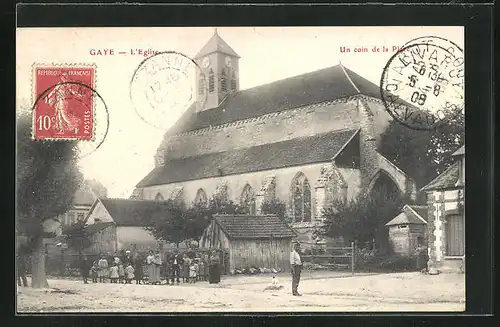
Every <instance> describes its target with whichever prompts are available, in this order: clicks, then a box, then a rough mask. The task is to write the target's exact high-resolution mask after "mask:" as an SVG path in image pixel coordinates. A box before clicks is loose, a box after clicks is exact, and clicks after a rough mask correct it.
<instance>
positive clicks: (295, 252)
mask: <svg viewBox="0 0 500 327" xmlns="http://www.w3.org/2000/svg"><path fill="white" fill-rule="evenodd" d="M292 244H293V248H292V252H290V266H291V268H292V294H293V295H294V296H302V294H300V293H299V292H298V291H297V288H298V287H299V282H300V271H301V270H302V260H301V259H300V254H299V252H300V243H299V242H298V241H294V242H293V243H292Z"/></svg>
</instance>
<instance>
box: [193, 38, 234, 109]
mask: <svg viewBox="0 0 500 327" xmlns="http://www.w3.org/2000/svg"><path fill="white" fill-rule="evenodd" d="M239 59H240V56H239V55H238V54H237V53H236V52H235V51H234V50H233V49H232V48H231V47H230V46H229V45H228V44H227V43H226V42H225V41H224V40H223V39H222V38H221V37H220V36H219V34H218V32H217V29H214V34H213V35H212V37H211V38H210V40H208V42H207V44H205V46H204V47H203V48H202V49H201V50H200V52H198V54H197V55H196V56H195V57H194V60H195V61H196V63H197V64H198V66H199V67H200V68H201V70H202V72H199V73H198V76H197V82H196V94H197V98H196V99H197V102H198V103H199V104H201V105H200V106H199V107H198V111H203V110H208V109H212V108H216V107H218V106H219V105H220V104H221V102H222V101H223V100H224V98H225V97H226V96H227V95H228V94H230V93H232V92H237V91H239V89H240V82H239V77H238V73H239V71H238V68H239V62H238V61H239ZM205 94H206V101H205V102H204V103H202V102H203V100H204V99H203V98H204V97H205Z"/></svg>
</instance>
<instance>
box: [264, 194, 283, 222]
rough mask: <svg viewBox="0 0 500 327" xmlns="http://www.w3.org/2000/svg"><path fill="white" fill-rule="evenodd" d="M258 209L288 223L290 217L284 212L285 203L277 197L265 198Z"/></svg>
mask: <svg viewBox="0 0 500 327" xmlns="http://www.w3.org/2000/svg"><path fill="white" fill-rule="evenodd" d="M260 210H261V212H262V213H263V214H265V215H276V216H278V218H279V219H280V220H281V221H283V222H285V223H287V224H288V223H290V218H289V217H288V215H287V214H286V204H285V202H283V201H281V200H280V199H278V198H272V199H268V200H265V201H264V202H262V205H261V207H260Z"/></svg>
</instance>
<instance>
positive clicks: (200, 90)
mask: <svg viewBox="0 0 500 327" xmlns="http://www.w3.org/2000/svg"><path fill="white" fill-rule="evenodd" d="M198 84H199V88H198V93H199V94H203V93H205V76H203V73H201V74H200V79H199V83H198Z"/></svg>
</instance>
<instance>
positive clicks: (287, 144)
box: [136, 130, 358, 187]
mask: <svg viewBox="0 0 500 327" xmlns="http://www.w3.org/2000/svg"><path fill="white" fill-rule="evenodd" d="M357 132H358V130H342V131H333V132H328V133H323V134H318V135H314V136H307V137H299V138H295V139H291V140H287V141H282V142H276V143H267V144H263V145H258V146H253V147H249V148H242V149H233V150H228V151H224V152H217V153H208V154H203V155H200V156H195V157H186V158H181V159H171V160H167V161H166V162H165V163H164V166H161V167H155V168H154V169H153V170H152V171H151V172H150V173H149V174H148V175H147V176H146V177H144V179H143V180H142V181H140V182H139V183H138V184H137V186H136V187H146V186H151V185H161V184H169V183H175V182H181V181H187V180H196V179H201V178H208V177H216V176H221V173H222V174H223V175H232V174H242V173H248V172H254V171H262V170H267V169H278V168H283V167H290V166H299V165H305V164H310V163H316V162H326V161H330V160H332V159H333V158H334V157H335V155H337V154H338V153H339V152H340V151H341V150H342V149H343V148H344V147H345V145H347V143H349V142H350V141H351V140H352V139H353V138H354V136H355V135H356V133H357Z"/></svg>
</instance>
